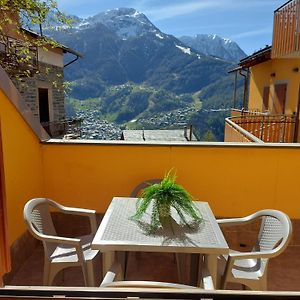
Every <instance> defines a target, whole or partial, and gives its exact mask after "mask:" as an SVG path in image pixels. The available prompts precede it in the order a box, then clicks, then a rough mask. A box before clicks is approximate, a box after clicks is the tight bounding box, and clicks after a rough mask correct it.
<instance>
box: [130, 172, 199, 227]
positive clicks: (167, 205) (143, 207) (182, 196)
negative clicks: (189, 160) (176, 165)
mask: <svg viewBox="0 0 300 300" xmlns="http://www.w3.org/2000/svg"><path fill="white" fill-rule="evenodd" d="M175 180H176V174H175V172H173V171H172V170H170V171H169V172H168V173H167V174H166V175H165V176H164V178H163V180H162V181H161V182H160V183H156V184H153V185H149V186H148V187H146V188H145V189H144V190H143V191H142V194H141V196H140V198H139V199H138V201H137V208H136V213H135V214H134V215H133V216H132V219H133V220H140V219H141V218H142V216H143V215H144V213H145V212H146V211H147V209H148V207H149V205H150V204H151V203H152V212H151V222H150V223H151V224H150V227H151V231H152V232H154V231H155V230H157V229H158V228H159V227H160V226H162V227H165V226H171V224H172V216H171V208H172V207H173V208H174V209H175V210H176V211H177V213H178V215H179V217H180V219H181V221H182V222H183V223H184V224H185V225H189V222H188V221H187V218H186V217H187V216H189V217H190V218H191V219H192V221H193V222H194V223H195V222H196V223H200V222H201V221H202V217H201V214H200V212H199V211H198V210H197V208H196V207H195V205H194V204H193V198H192V196H191V195H190V194H189V193H188V192H187V191H186V190H185V189H184V188H183V187H182V186H181V185H179V184H177V183H176V182H175Z"/></svg>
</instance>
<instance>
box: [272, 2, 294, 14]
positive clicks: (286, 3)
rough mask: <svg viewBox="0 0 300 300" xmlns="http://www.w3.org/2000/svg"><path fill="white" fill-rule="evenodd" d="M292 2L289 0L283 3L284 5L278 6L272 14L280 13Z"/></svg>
mask: <svg viewBox="0 0 300 300" xmlns="http://www.w3.org/2000/svg"><path fill="white" fill-rule="evenodd" d="M292 1H294V0H289V1H287V2H285V3H284V4H282V5H281V6H279V7H278V8H277V9H275V10H274V13H276V12H278V11H280V10H281V9H282V8H284V7H285V6H286V5H288V4H290V2H292Z"/></svg>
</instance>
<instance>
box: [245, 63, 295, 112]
mask: <svg viewBox="0 0 300 300" xmlns="http://www.w3.org/2000/svg"><path fill="white" fill-rule="evenodd" d="M294 68H299V69H300V59H272V60H269V61H267V62H265V63H261V64H258V65H256V66H254V67H252V68H251V81H250V96H249V109H259V110H261V109H262V99H263V89H264V87H265V86H270V98H269V107H270V108H272V103H273V97H274V85H275V84H277V83H287V84H288V90H287V102H286V113H287V114H292V113H293V112H296V111H297V104H298V93H299V84H300V72H293V69H294ZM272 73H275V74H276V76H275V77H271V74H272Z"/></svg>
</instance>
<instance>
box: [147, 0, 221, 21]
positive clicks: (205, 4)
mask: <svg viewBox="0 0 300 300" xmlns="http://www.w3.org/2000/svg"><path fill="white" fill-rule="evenodd" d="M217 6H218V1H201V2H200V1H197V2H185V3H183V4H173V5H166V6H162V7H158V8H154V9H151V8H150V9H147V8H146V9H144V12H145V13H146V15H147V16H149V17H150V19H152V20H154V21H158V20H164V19H169V18H173V17H177V16H181V15H186V14H190V13H194V12H196V11H200V10H204V9H208V8H213V7H217Z"/></svg>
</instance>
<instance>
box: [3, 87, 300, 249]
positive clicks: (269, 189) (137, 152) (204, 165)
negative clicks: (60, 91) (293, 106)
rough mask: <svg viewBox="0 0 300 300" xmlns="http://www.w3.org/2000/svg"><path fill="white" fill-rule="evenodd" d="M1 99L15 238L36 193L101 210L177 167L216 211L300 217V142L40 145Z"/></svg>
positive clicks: (8, 195)
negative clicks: (268, 210)
mask: <svg viewBox="0 0 300 300" xmlns="http://www.w3.org/2000/svg"><path fill="white" fill-rule="evenodd" d="M0 100H1V101H0V120H1V128H2V143H3V154H4V170H5V188H6V199H7V214H8V225H9V242H10V244H11V243H12V242H13V241H14V240H15V239H16V238H18V237H19V236H20V234H21V233H23V231H24V230H25V224H24V222H23V217H22V210H23V206H24V203H25V202H26V201H27V200H28V199H30V198H32V197H37V196H45V197H50V198H53V199H54V200H57V201H58V202H61V203H63V204H65V205H69V206H79V207H80V206H81V207H86V208H94V209H96V210H97V211H98V212H104V211H105V209H106V208H107V206H108V205H109V202H110V200H111V199H112V197H113V196H128V195H129V194H130V192H131V190H132V189H133V188H134V187H135V186H136V185H137V184H138V183H140V182H141V181H144V180H147V179H151V178H160V177H162V176H163V175H164V173H165V172H166V171H168V170H169V169H170V168H172V167H174V168H175V169H176V170H177V174H178V182H179V183H181V184H183V185H184V187H186V188H187V190H188V191H190V192H191V194H192V195H194V197H195V198H196V199H199V200H203V201H208V202H209V203H210V205H211V207H212V209H213V211H214V213H215V214H216V215H218V216H241V215H245V214H248V213H251V212H253V211H256V210H258V209H262V208H275V209H280V210H283V211H285V212H287V213H288V214H289V215H290V216H291V217H292V218H300V201H298V198H299V189H298V178H299V176H298V173H299V172H298V170H299V169H300V159H299V157H300V147H298V146H295V147H285V146H282V147H272V146H270V145H266V146H259V145H231V144H222V143H220V144H205V143H195V144H192V143H189V144H186V145H167V144H164V145H146V144H140V145H126V143H125V142H123V143H119V144H117V143H106V144H103V143H91V144H79V143H78V144H76V143H74V144H72V143H69V144H62V143H44V144H40V143H39V141H38V139H37V138H36V136H35V135H34V134H33V133H32V131H31V129H30V128H29V127H28V125H27V123H26V122H25V121H24V120H23V119H22V117H21V116H20V114H19V113H18V112H17V110H16V109H15V107H14V106H13V105H12V104H11V103H10V102H9V100H8V99H7V98H6V96H5V95H4V94H3V93H2V92H1V93H0Z"/></svg>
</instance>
